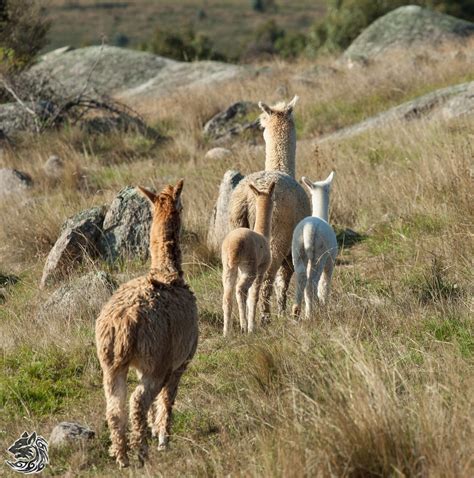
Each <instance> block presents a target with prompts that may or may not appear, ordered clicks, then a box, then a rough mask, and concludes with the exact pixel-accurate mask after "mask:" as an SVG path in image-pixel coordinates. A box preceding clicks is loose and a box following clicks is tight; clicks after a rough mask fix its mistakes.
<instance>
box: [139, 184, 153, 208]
mask: <svg viewBox="0 0 474 478" xmlns="http://www.w3.org/2000/svg"><path fill="white" fill-rule="evenodd" d="M137 189H138V190H139V191H140V192H141V193H142V194H143V195H144V196H145V197H146V198H147V199H148V200H149V201H150V202H151V203H152V204H155V201H156V194H154V193H152V192H151V191H149V190H148V189H146V188H142V187H141V186H137Z"/></svg>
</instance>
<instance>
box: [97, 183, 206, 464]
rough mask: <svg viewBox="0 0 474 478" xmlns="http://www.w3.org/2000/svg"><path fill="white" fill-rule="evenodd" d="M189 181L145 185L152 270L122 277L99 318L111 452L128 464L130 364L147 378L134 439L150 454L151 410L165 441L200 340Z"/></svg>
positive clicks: (137, 403)
mask: <svg viewBox="0 0 474 478" xmlns="http://www.w3.org/2000/svg"><path fill="white" fill-rule="evenodd" d="M182 188H183V181H182V180H181V181H179V182H178V184H177V185H176V186H174V187H173V186H167V187H166V188H165V189H164V190H163V191H162V192H161V193H160V194H158V195H155V194H153V193H152V192H150V191H147V190H146V189H143V188H139V189H140V190H141V192H142V193H143V194H144V195H145V196H146V197H147V198H148V199H149V200H150V201H151V203H152V205H153V223H152V227H151V233H150V252H151V268H150V272H149V273H148V274H147V275H145V276H142V277H139V278H137V279H134V280H131V281H130V282H127V283H126V284H124V285H122V286H121V287H120V288H119V289H118V290H117V291H116V292H115V294H114V295H113V296H112V297H111V299H110V300H109V301H108V303H107V304H106V305H105V306H104V307H103V309H102V311H101V313H100V315H99V317H98V319H97V322H96V342H97V354H98V357H99V361H100V365H101V367H102V371H103V383H104V391H105V398H106V417H107V422H108V426H109V430H110V436H111V440H112V445H111V448H110V452H111V455H112V456H114V457H115V458H116V460H117V462H118V463H119V465H120V466H127V465H128V455H127V439H126V424H127V417H126V396H127V373H128V370H129V368H130V367H132V368H134V369H135V370H136V372H137V375H138V378H139V381H140V383H139V385H138V386H137V387H136V389H135V391H134V392H133V394H132V396H131V398H130V420H131V437H130V441H131V443H130V444H131V446H132V447H133V448H134V449H136V451H137V452H138V458H139V460H140V461H141V462H143V460H144V459H145V458H146V456H147V450H148V448H147V428H148V422H147V418H150V426H151V430H152V433H153V435H155V436H156V435H157V436H158V437H159V446H160V448H162V447H164V446H166V443H167V440H168V434H169V431H170V425H171V412H172V407H173V404H174V400H175V397H176V393H177V389H178V384H179V381H180V378H181V375H182V374H183V372H184V371H185V369H186V367H187V365H188V363H189V362H190V360H191V359H192V357H193V355H194V353H195V351H196V347H197V342H198V314H197V307H196V299H195V297H194V294H193V293H192V292H191V290H190V289H189V287H188V285H187V284H186V283H185V281H184V279H183V271H182V269H181V250H180V245H179V234H180V228H181V218H180V215H181V210H182V207H181V200H180V196H181V191H182ZM149 411H150V413H149Z"/></svg>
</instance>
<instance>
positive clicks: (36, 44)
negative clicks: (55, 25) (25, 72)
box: [0, 0, 50, 71]
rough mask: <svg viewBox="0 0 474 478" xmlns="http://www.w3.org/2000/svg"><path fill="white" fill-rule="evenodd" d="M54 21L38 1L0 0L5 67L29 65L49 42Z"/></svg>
mask: <svg viewBox="0 0 474 478" xmlns="http://www.w3.org/2000/svg"><path fill="white" fill-rule="evenodd" d="M49 26H50V23H49V21H48V20H46V19H45V17H44V16H43V13H42V9H41V8H40V6H39V4H38V3H37V2H34V1H33V2H32V1H30V0H0V63H1V65H2V69H3V70H4V71H5V70H7V71H9V70H21V69H24V68H25V67H27V66H29V65H30V64H31V62H32V61H33V60H34V58H35V56H36V55H37V54H38V52H39V51H40V50H41V49H42V48H43V47H44V46H45V45H46V43H47V39H46V35H47V33H48V31H49Z"/></svg>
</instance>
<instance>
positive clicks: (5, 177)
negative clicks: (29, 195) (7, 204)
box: [0, 168, 33, 198]
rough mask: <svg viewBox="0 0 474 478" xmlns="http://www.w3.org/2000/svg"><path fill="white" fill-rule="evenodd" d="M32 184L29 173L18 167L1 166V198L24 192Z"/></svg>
mask: <svg viewBox="0 0 474 478" xmlns="http://www.w3.org/2000/svg"><path fill="white" fill-rule="evenodd" d="M32 185H33V181H32V179H31V176H30V175H29V174H26V173H22V172H21V171H17V170H16V169H8V168H0V198H6V197H8V196H11V195H18V194H22V193H24V192H25V191H26V190H27V189H29V188H31V187H32Z"/></svg>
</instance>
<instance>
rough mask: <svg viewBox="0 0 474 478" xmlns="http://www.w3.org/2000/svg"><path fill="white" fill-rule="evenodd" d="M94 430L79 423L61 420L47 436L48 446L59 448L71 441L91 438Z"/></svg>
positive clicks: (93, 435)
mask: <svg viewBox="0 0 474 478" xmlns="http://www.w3.org/2000/svg"><path fill="white" fill-rule="evenodd" d="M94 437H95V432H94V431H92V430H91V429H90V428H87V427H85V426H83V425H80V424H79V423H73V422H61V423H59V424H58V425H56V426H55V427H54V428H53V431H52V432H51V435H50V437H49V442H48V443H49V446H51V447H56V448H60V447H63V446H66V445H70V444H71V443H73V442H78V441H84V440H91V439H92V438H94Z"/></svg>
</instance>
